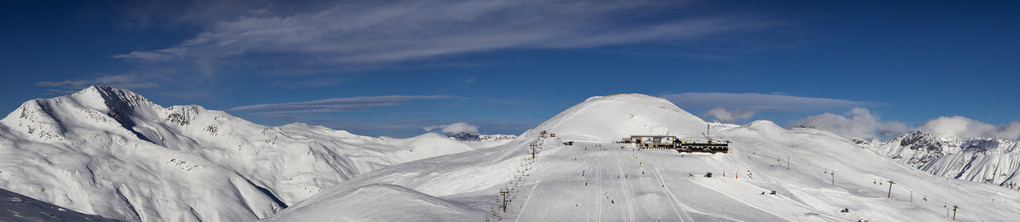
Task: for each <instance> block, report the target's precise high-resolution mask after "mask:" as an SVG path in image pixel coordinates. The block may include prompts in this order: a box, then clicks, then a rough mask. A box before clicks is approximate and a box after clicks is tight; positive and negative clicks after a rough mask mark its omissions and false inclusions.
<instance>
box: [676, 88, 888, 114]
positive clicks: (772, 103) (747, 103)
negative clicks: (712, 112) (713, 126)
mask: <svg viewBox="0 0 1020 222" xmlns="http://www.w3.org/2000/svg"><path fill="white" fill-rule="evenodd" d="M661 97H663V98H666V99H668V100H669V101H670V102H673V103H674V104H676V105H677V106H679V107H693V108H706V109H707V108H720V107H721V108H727V109H731V110H749V111H764V110H769V111H810V110H824V109H842V108H851V107H857V106H865V105H871V104H873V103H871V102H862V101H852V100H845V99H830V98H814V97H800V96H791V95H785V94H762V93H724V92H704V93H701V92H688V93H680V94H667V95H662V96H661Z"/></svg>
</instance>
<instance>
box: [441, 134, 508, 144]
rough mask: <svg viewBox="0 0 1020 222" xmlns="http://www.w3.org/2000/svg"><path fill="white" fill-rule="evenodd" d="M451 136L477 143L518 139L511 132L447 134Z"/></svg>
mask: <svg viewBox="0 0 1020 222" xmlns="http://www.w3.org/2000/svg"><path fill="white" fill-rule="evenodd" d="M447 136H449V137H450V138H453V139H455V140H459V141H463V142H476V143H489V142H500V141H502V142H508V141H510V140H513V139H516V138H517V136H515V135H509V134H492V135H483V134H478V133H451V134H450V135H447Z"/></svg>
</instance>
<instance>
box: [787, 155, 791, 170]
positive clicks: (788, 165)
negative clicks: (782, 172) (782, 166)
mask: <svg viewBox="0 0 1020 222" xmlns="http://www.w3.org/2000/svg"><path fill="white" fill-rule="evenodd" d="M786 170H790V156H786Z"/></svg>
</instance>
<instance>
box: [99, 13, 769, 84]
mask: <svg viewBox="0 0 1020 222" xmlns="http://www.w3.org/2000/svg"><path fill="white" fill-rule="evenodd" d="M213 2H222V1H213ZM245 5H246V7H240V9H243V10H245V11H246V12H236V11H235V13H223V15H224V17H227V18H226V19H223V18H220V17H216V16H200V17H202V18H204V19H200V20H199V19H196V21H192V22H199V21H205V22H207V23H208V24H205V25H203V27H206V28H205V29H204V30H203V31H202V32H201V33H199V34H197V35H196V36H194V37H193V38H191V39H188V40H186V41H183V42H181V43H179V44H177V45H174V46H171V47H168V48H164V49H156V50H148V51H135V52H128V53H124V54H119V55H114V56H113V57H114V58H120V59H125V60H130V61H139V62H143V63H165V62H180V63H181V64H187V65H194V66H196V67H199V68H200V69H201V70H204V71H205V72H215V70H216V67H217V66H218V65H219V64H221V63H224V62H228V61H232V60H238V59H240V60H260V59H265V60H271V61H268V62H265V63H258V61H256V62H255V63H257V64H272V65H276V66H280V67H287V66H293V65H302V66H305V67H316V66H320V67H335V66H346V65H352V64H373V63H392V62H402V61H410V60H421V59H427V58H435V57H442V56H452V55H461V54H467V53H476V52H484V51H493V50H505V49H562V48H588V47H599V46H607V45H619V44H632V43H644V42H675V41H688V40H697V39H701V38H705V37H708V36H714V35H718V34H723V33H733V32H746V31H756V30H762V29H767V28H769V27H773V26H776V25H777V24H779V23H778V22H772V21H768V20H766V19H762V18H755V17H745V16H738V15H714V16H706V15H704V14H699V13H693V12H691V11H690V10H686V11H685V9H684V8H683V5H684V2H682V1H644V0H638V1H610V0H604V1H601V0H596V1H571V0H517V1H509V0H507V1H461V0H418V1H415V0H407V1H355V2H342V3H317V4H315V5H316V7H293V6H292V4H288V3H287V2H286V1H281V2H265V1H260V2H259V4H245ZM262 5H265V6H262ZM255 6H259V7H263V8H253V7H255ZM666 10H669V12H668V13H659V15H666V16H657V17H656V18H655V19H649V18H647V16H649V15H652V14H656V12H666ZM185 11H189V10H185ZM190 11H194V13H195V14H196V15H207V14H208V13H203V12H206V10H197V9H196V10H190ZM256 12H258V13H256ZM231 15H232V16H231ZM216 18H220V19H216ZM649 21H654V22H649ZM249 62H251V61H249Z"/></svg>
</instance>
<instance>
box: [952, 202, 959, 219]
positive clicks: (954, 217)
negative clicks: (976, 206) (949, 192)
mask: <svg viewBox="0 0 1020 222" xmlns="http://www.w3.org/2000/svg"><path fill="white" fill-rule="evenodd" d="M956 208H960V207H958V206H956V205H953V220H956Z"/></svg>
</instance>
